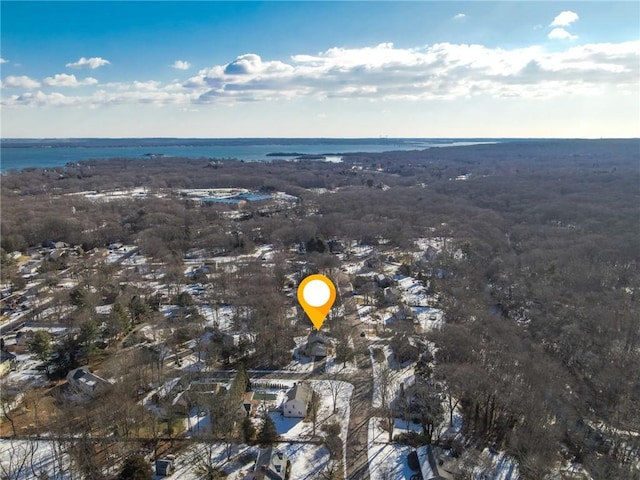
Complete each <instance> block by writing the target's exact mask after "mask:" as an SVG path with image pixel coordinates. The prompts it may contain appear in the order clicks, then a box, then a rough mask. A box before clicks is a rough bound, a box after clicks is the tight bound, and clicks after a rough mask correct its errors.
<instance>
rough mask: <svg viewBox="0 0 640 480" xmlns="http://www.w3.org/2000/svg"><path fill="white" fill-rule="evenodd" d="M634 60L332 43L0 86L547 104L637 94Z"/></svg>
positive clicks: (111, 96) (102, 99)
mask: <svg viewBox="0 0 640 480" xmlns="http://www.w3.org/2000/svg"><path fill="white" fill-rule="evenodd" d="M554 35H564V34H561V33H557V34H554ZM81 60H82V59H81ZM90 60H91V59H89V60H87V59H85V62H84V63H89V61H90ZM639 61H640V41H629V42H623V43H594V44H585V45H579V46H572V47H571V48H567V49H565V50H563V51H554V52H549V51H545V50H544V49H543V48H542V47H540V46H531V47H525V48H513V49H503V48H490V47H486V46H483V45H469V44H452V43H437V44H431V45H426V46H424V47H421V48H414V49H409V48H397V47H395V46H394V45H393V44H392V43H382V44H379V45H376V46H370V47H363V48H342V47H334V48H330V49H328V50H326V51H324V52H319V53H315V54H298V55H293V56H291V57H290V58H289V59H286V60H277V59H275V60H267V59H263V58H262V57H261V56H260V55H259V54H257V53H246V54H243V55H239V56H238V57H237V58H236V59H234V60H232V61H230V62H229V63H226V64H221V65H213V66H211V67H209V68H205V69H202V70H200V71H199V72H198V73H197V74H196V75H194V76H191V77H187V78H184V79H181V80H178V81H172V82H169V83H163V82H160V81H156V80H149V81H135V82H119V83H109V84H97V85H96V82H97V81H96V80H95V79H93V78H91V77H88V78H86V79H84V80H77V79H76V78H75V76H73V75H65V74H58V75H54V76H52V77H47V78H45V79H44V80H42V82H38V81H37V80H33V79H30V78H29V77H7V78H6V79H5V80H4V82H3V86H6V87H12V88H23V89H27V90H28V89H31V90H33V89H36V88H39V87H40V86H41V85H44V86H46V87H71V86H80V85H88V86H91V85H96V86H95V87H94V88H93V89H92V90H93V91H92V92H90V93H88V94H85V93H83V94H82V95H75V96H67V95H64V94H62V93H59V92H47V91H46V90H45V89H43V90H42V91H38V92H36V93H23V94H21V95H10V96H8V97H6V98H3V100H2V103H3V104H4V105H9V106H11V105H27V106H29V105H31V106H33V105H35V106H39V105H53V106H64V105H76V106H99V105H114V104H153V105H190V104H191V105H194V104H195V105H197V104H233V103H235V102H256V101H274V100H278V101H280V100H287V99H295V98H313V99H316V100H331V99H354V98H360V99H368V100H371V101H407V102H412V101H429V100H436V99H437V100H451V99H457V98H471V97H477V96H484V97H489V98H513V97H517V98H554V97H558V96H562V95H568V96H571V95H594V94H600V93H603V92H607V91H611V90H615V91H616V92H618V93H625V92H628V93H631V94H635V93H637V85H638V83H639V82H640V74H639V68H638V64H639ZM76 63H78V62H76Z"/></svg>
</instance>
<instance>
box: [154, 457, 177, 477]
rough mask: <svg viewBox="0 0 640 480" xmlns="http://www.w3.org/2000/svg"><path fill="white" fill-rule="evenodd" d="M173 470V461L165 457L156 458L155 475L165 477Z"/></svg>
mask: <svg viewBox="0 0 640 480" xmlns="http://www.w3.org/2000/svg"><path fill="white" fill-rule="evenodd" d="M172 472H173V461H171V460H167V459H158V460H156V475H160V476H162V477H166V476H168V475H171V473H172Z"/></svg>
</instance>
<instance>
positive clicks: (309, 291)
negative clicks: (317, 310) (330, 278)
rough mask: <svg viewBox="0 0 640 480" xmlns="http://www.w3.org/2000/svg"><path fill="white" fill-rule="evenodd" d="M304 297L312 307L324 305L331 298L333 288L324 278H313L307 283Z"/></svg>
mask: <svg viewBox="0 0 640 480" xmlns="http://www.w3.org/2000/svg"><path fill="white" fill-rule="evenodd" d="M302 297H303V298H304V301H305V302H307V303H308V304H309V305H311V306H312V307H322V306H323V305H325V304H326V303H327V302H328V301H329V298H331V290H329V286H328V285H327V284H326V283H324V282H323V281H322V280H311V281H310V282H309V283H307V284H306V285H305V287H304V290H303V291H302Z"/></svg>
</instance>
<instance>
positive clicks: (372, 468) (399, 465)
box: [367, 417, 419, 480]
mask: <svg viewBox="0 0 640 480" xmlns="http://www.w3.org/2000/svg"><path fill="white" fill-rule="evenodd" d="M381 422H382V419H381V418H377V417H373V418H371V419H370V420H369V430H368V435H367V439H368V442H367V450H368V455H369V475H370V478H371V480H389V479H394V480H409V479H410V478H411V476H412V475H415V474H416V473H417V472H414V471H412V470H411V469H410V468H409V464H408V463H407V455H409V454H410V453H411V452H412V451H413V448H412V447H410V446H407V445H401V444H397V443H388V440H389V433H388V432H386V431H385V430H383V429H382V428H381V427H380V424H381ZM405 427H406V425H405V422H400V421H396V425H395V427H394V429H393V435H394V436H395V435H398V434H401V433H405V432H407V431H408V430H407V429H406V428H405ZM410 429H411V430H415V429H419V427H415V426H413V425H410Z"/></svg>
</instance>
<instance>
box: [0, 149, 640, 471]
mask: <svg viewBox="0 0 640 480" xmlns="http://www.w3.org/2000/svg"><path fill="white" fill-rule="evenodd" d="M1 181H2V191H1V195H2V196H1V200H2V205H1V206H2V216H1V234H2V241H1V246H2V262H3V265H2V266H3V268H2V277H3V279H2V280H3V282H11V281H17V273H16V272H15V270H14V269H12V265H11V260H10V259H9V258H8V256H7V255H8V254H9V253H10V252H13V251H16V250H19V251H22V252H26V251H27V250H28V249H29V248H32V247H36V246H39V245H42V244H44V243H47V242H50V241H64V242H67V243H69V244H74V245H81V246H82V250H83V251H84V252H89V251H91V249H93V248H95V247H104V246H106V245H109V244H110V243H112V242H125V243H135V244H137V245H138V246H139V247H140V249H141V251H142V252H143V253H144V254H146V255H148V256H150V257H152V258H154V259H157V260H158V261H162V262H164V263H165V264H172V263H173V264H177V263H178V262H179V261H180V260H182V259H183V258H184V257H185V256H186V255H188V254H189V252H190V251H192V250H194V249H206V250H208V251H215V252H222V253H225V254H232V253H243V252H248V251H251V249H252V248H253V247H254V246H256V245H260V244H274V245H276V246H277V248H280V249H283V250H284V249H288V248H290V247H291V246H294V245H296V244H299V243H304V242H309V241H312V240H313V239H317V238H319V239H322V240H323V241H328V240H331V239H353V240H357V241H358V242H359V243H361V244H377V243H378V242H380V241H382V240H384V241H385V242H387V241H388V242H389V243H388V245H389V246H390V247H398V248H399V249H402V248H404V247H406V246H407V245H409V244H410V242H411V241H412V240H413V239H415V238H423V237H442V238H446V239H449V241H450V242H452V248H449V249H447V250H446V251H445V253H442V254H440V255H438V256H436V257H435V258H433V259H431V260H430V261H429V262H426V261H416V262H415V263H414V264H412V265H408V266H407V268H410V269H411V270H412V271H414V272H422V273H424V275H425V276H427V275H428V274H429V273H430V272H432V271H433V269H438V270H439V271H440V272H442V274H441V275H438V276H437V277H435V278H433V280H432V282H431V288H432V289H433V290H434V291H435V292H437V293H438V294H439V295H440V297H441V298H442V299H443V300H442V301H443V309H444V311H445V316H446V324H445V326H444V327H443V329H442V330H440V331H437V332H435V333H432V334H430V338H429V340H430V341H432V342H433V345H435V347H434V349H433V352H432V354H433V359H434V361H433V376H434V377H435V378H437V379H439V380H441V381H442V385H446V389H447V392H446V393H447V394H450V395H451V397H452V398H455V399H457V401H458V402H459V405H460V408H461V411H462V412H463V419H464V420H463V422H464V423H463V429H464V433H465V438H467V439H469V440H468V444H467V445H466V446H472V445H473V446H478V447H480V446H487V445H489V446H491V447H492V448H496V449H505V450H506V451H508V452H509V453H510V454H512V455H513V456H514V457H516V458H517V459H518V460H519V463H520V469H521V473H522V474H523V475H524V476H525V477H526V478H532V479H534V478H535V479H537V478H543V477H544V475H545V474H547V473H549V472H550V471H551V470H552V469H553V468H554V466H556V465H557V464H558V462H560V461H563V460H568V461H576V462H579V463H581V464H583V465H584V466H585V468H586V469H587V470H588V471H589V473H590V474H591V475H592V476H593V477H594V478H603V479H604V478H638V470H637V466H635V467H634V465H635V463H634V462H637V458H638V457H639V456H640V413H639V412H640V316H639V314H638V312H640V305H639V295H640V264H639V259H640V223H639V222H640V215H639V214H640V141H638V140H557V141H555V140H549V141H544V142H543V141H531V142H526V141H522V142H513V143H504V144H495V145H477V146H467V147H449V148H434V149H429V150H422V151H417V150H416V151H409V152H387V153H376V154H373V153H367V154H364V153H363V154H348V155H345V156H343V161H342V163H328V162H320V161H318V162H316V161H273V162H264V163H249V162H242V161H230V160H213V159H201V160H193V159H175V158H153V159H110V160H101V161H97V160H95V161H91V160H87V161H83V162H80V163H79V164H73V165H68V166H66V167H60V168H50V169H44V170H43V169H27V170H25V171H22V172H9V173H6V174H3V175H2V179H1ZM139 187H145V188H147V189H148V191H149V192H153V193H154V194H153V195H151V194H150V195H147V196H146V197H144V198H135V199H130V198H129V199H118V200H111V201H109V202H99V201H95V200H92V199H90V198H86V197H85V196H83V195H81V194H79V192H85V191H98V192H104V191H110V190H115V189H120V190H122V189H132V188H139ZM214 187H243V188H249V189H253V190H256V191H261V192H266V193H269V192H275V191H283V192H286V193H287V194H290V195H293V196H295V197H298V199H299V202H298V203H297V204H296V205H295V208H292V209H287V210H282V211H267V210H264V209H261V208H260V207H259V206H254V205H252V204H251V203H249V204H248V205H247V206H245V207H244V213H245V215H243V216H242V217H241V218H234V217H230V216H228V215H225V213H226V212H228V211H229V209H230V208H232V207H228V206H223V205H222V206H221V205H216V204H200V203H197V202H194V201H192V200H190V199H188V198H185V197H184V196H183V195H181V194H180V192H179V191H178V190H179V189H185V188H214ZM72 193H74V194H73V195H71V194H72ZM446 252H449V253H446ZM328 257H329V255H328V254H327V258H325V257H323V258H324V260H323V259H322V258H316V261H317V262H322V261H326V262H330V259H328ZM52 268H55V267H52ZM264 281H266V280H264V279H259V278H258V279H257V280H256V282H255V283H254V282H251V283H249V284H247V286H246V288H260V284H261V283H262V282H264ZM262 284H264V283H262ZM270 304H272V303H270V302H269V301H268V299H267V300H266V301H265V302H264V305H259V306H258V307H259V308H261V309H262V310H261V315H263V316H269V315H275V316H278V313H274V312H269V305H270ZM258 307H256V308H258ZM263 353H264V355H267V356H268V354H269V352H263ZM634 475H635V477H634Z"/></svg>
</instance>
